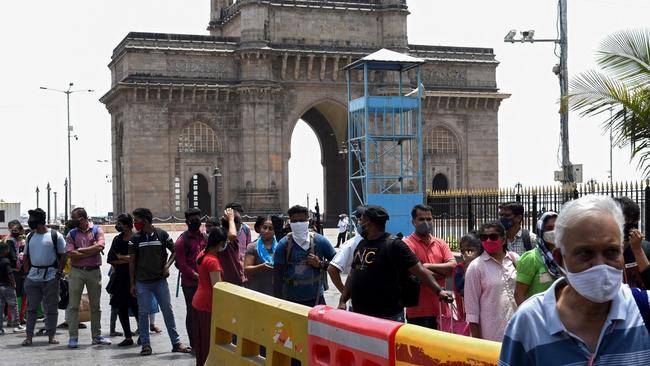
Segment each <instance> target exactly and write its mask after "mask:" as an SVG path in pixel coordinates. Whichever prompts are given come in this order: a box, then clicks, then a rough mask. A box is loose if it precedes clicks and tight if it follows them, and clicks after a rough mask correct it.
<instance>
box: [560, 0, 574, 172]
mask: <svg viewBox="0 0 650 366" xmlns="http://www.w3.org/2000/svg"><path fill="white" fill-rule="evenodd" d="M559 1H560V75H559V79H560V98H561V99H560V100H561V102H560V137H561V139H562V170H564V183H569V184H572V183H574V179H573V170H572V169H571V168H572V167H571V159H570V158H569V106H568V101H567V96H568V95H569V65H568V57H569V40H568V36H567V34H568V25H567V0H559Z"/></svg>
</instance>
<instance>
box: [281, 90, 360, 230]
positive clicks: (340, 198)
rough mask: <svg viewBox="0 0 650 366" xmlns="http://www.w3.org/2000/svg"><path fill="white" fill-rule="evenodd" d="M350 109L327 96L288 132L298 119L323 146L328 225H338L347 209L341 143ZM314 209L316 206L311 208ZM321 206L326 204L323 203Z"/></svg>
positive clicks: (300, 115)
mask: <svg viewBox="0 0 650 366" xmlns="http://www.w3.org/2000/svg"><path fill="white" fill-rule="evenodd" d="M347 118H348V117H347V109H346V108H345V107H344V106H343V104H341V103H340V102H338V101H334V100H331V99H325V100H320V101H317V102H315V103H313V104H311V105H310V106H309V107H307V108H306V109H304V110H303V111H301V113H299V116H298V118H296V119H295V121H292V123H293V125H292V128H291V130H290V131H289V135H288V136H291V135H292V134H293V129H294V128H295V125H296V123H297V122H298V120H299V119H302V120H303V121H305V123H307V124H308V125H309V126H310V127H311V128H312V129H313V130H314V133H315V134H316V136H317V137H318V140H319V142H320V145H321V154H322V156H321V164H322V166H323V194H324V200H325V202H324V211H325V214H326V215H325V216H324V217H323V218H322V219H323V222H324V224H325V225H326V226H335V225H336V222H337V217H338V215H339V214H340V213H344V212H347V199H348V195H347V192H348V191H347V189H348V166H347V154H345V153H342V151H341V146H342V145H343V143H344V141H345V140H346V138H347ZM287 161H288V159H287ZM312 209H313V208H312ZM321 209H323V206H322V205H321Z"/></svg>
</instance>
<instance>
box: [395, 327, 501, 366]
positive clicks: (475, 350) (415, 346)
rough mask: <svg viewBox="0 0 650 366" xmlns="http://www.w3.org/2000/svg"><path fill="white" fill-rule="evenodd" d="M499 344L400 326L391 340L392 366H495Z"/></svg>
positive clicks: (421, 328) (420, 328) (497, 359)
mask: <svg viewBox="0 0 650 366" xmlns="http://www.w3.org/2000/svg"><path fill="white" fill-rule="evenodd" d="M500 351H501V343H497V342H492V341H486V340H482V339H477V338H470V337H465V336H460V335H456V334H451V333H445V332H439V331H437V330H432V329H427V328H424V327H419V326H417V325H408V324H406V325H404V326H403V327H401V328H400V329H399V330H398V331H397V335H396V336H395V365H396V366H407V365H421V366H434V365H435V366H438V365H440V366H442V365H449V366H452V365H453V366H461V365H481V366H490V365H497V364H498V362H499V352H500Z"/></svg>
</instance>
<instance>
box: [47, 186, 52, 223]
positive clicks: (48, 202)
mask: <svg viewBox="0 0 650 366" xmlns="http://www.w3.org/2000/svg"><path fill="white" fill-rule="evenodd" d="M51 191H52V188H50V183H49V182H48V183H47V223H48V224H49V223H50V222H52V221H50V216H51V215H50V192H51Z"/></svg>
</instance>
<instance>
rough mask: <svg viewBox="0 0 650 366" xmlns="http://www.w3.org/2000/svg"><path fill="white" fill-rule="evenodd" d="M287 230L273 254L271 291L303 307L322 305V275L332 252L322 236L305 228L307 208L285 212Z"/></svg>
mask: <svg viewBox="0 0 650 366" xmlns="http://www.w3.org/2000/svg"><path fill="white" fill-rule="evenodd" d="M288 214H289V222H290V226H291V233H290V234H289V235H287V236H285V237H284V238H282V240H280V242H279V243H278V246H277V247H276V249H275V253H274V254H273V294H274V296H275V297H278V298H281V299H285V300H288V301H292V302H295V303H298V304H302V305H305V306H309V307H312V306H315V305H319V304H325V298H324V297H323V280H324V278H325V277H324V274H325V271H326V269H327V266H328V265H329V261H330V260H332V258H334V256H335V255H336V251H335V250H334V248H333V247H332V244H331V243H330V242H329V240H327V239H326V238H325V237H324V236H322V235H320V234H316V233H313V232H310V231H309V213H308V210H307V207H303V206H293V207H291V208H290V209H289V211H288Z"/></svg>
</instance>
